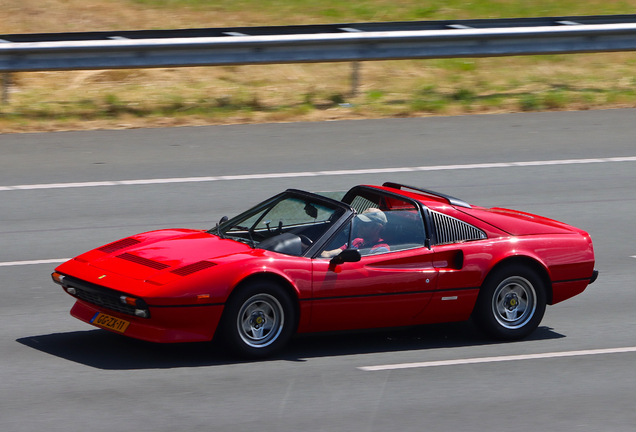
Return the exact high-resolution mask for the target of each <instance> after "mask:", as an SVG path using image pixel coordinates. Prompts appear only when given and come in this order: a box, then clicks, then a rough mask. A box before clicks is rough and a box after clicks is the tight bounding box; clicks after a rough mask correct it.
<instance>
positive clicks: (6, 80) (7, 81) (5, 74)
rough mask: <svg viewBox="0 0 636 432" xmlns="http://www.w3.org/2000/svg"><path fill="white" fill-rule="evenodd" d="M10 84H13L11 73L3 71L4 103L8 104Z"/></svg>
mask: <svg viewBox="0 0 636 432" xmlns="http://www.w3.org/2000/svg"><path fill="white" fill-rule="evenodd" d="M9 86H11V73H10V72H3V73H2V104H3V105H7V104H8V103H9Z"/></svg>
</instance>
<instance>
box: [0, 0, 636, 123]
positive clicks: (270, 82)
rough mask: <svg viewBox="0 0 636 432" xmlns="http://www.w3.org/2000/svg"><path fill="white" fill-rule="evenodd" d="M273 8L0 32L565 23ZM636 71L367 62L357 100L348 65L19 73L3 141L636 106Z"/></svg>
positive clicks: (558, 60) (154, 0)
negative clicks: (102, 131) (61, 134)
mask: <svg viewBox="0 0 636 432" xmlns="http://www.w3.org/2000/svg"><path fill="white" fill-rule="evenodd" d="M298 1H299V3H303V1H304V0H303V1H301V0H298ZM148 3H150V4H148ZM212 3H214V5H212ZM262 3H264V6H260V7H259V6H256V5H260V4H261V3H256V2H252V0H236V1H234V2H226V1H223V0H221V1H218V2H210V1H207V2H205V1H197V0H172V1H170V0H164V1H163V2H161V1H159V0H146V1H143V0H137V1H132V0H38V1H33V0H21V1H18V0H3V7H2V8H0V33H5V34H8V33H28V32H62V31H87V30H117V29H126V30H128V29H142V28H179V27H181V28H187V27H222V26H241V25H265V24H298V23H316V22H336V21H364V20H365V19H364V17H366V16H368V17H370V19H367V20H399V19H409V18H410V19H418V18H420V19H445V18H450V17H461V18H468V17H476V18H485V17H490V16H492V15H493V14H489V13H488V11H489V10H491V9H492V8H495V9H494V10H496V11H499V12H500V13H499V14H495V15H494V16H502V15H503V16H522V15H525V16H528V15H537V16H538V15H559V14H565V13H563V12H562V11H560V10H552V9H549V7H551V6H545V5H551V4H552V3H554V2H552V3H550V2H535V6H536V8H539V9H536V8H535V9H528V10H525V9H520V8H522V7H523V5H524V4H525V2H519V1H512V0H509V1H504V0H500V1H490V2H482V4H481V6H480V7H485V6H484V5H485V4H486V3H488V6H489V7H490V8H491V9H484V11H482V12H476V11H475V10H471V9H470V7H473V6H470V5H472V3H470V4H467V6H466V8H468V9H462V8H461V7H462V5H463V2H459V1H446V2H429V3H427V4H425V5H424V6H422V5H420V3H421V2H415V1H411V0H409V1H397V2H395V1H393V2H388V1H385V0H366V1H360V3H359V4H360V5H362V6H365V7H366V9H359V10H349V9H347V8H346V7H345V6H343V8H344V9H343V10H342V11H340V10H339V9H338V2H336V1H335V0H331V1H325V2H324V3H325V8H324V9H320V7H319V5H318V6H316V7H315V8H314V10H309V9H310V8H308V7H303V5H302V4H299V5H296V6H295V7H294V6H293V5H294V2H280V1H278V2H277V1H276V0H271V1H269V2H262ZM315 3H320V2H315ZM477 3H479V2H477ZM276 4H279V5H280V8H279V9H280V10H279V9H277V11H278V12H277V13H276V14H272V12H271V9H268V8H267V6H268V5H269V6H272V5H274V6H275V5H276ZM312 4H313V3H312ZM343 4H344V3H343ZM346 4H347V5H348V4H349V3H346ZM290 5H292V6H290ZM390 5H394V7H391V6H390ZM417 5H420V6H417ZM427 5H428V6H427ZM577 5H580V2H579V3H577ZM246 6H249V7H246ZM565 6H567V5H564V7H565ZM633 6H636V1H629V2H605V3H601V2H586V4H585V7H587V9H583V10H580V9H579V10H573V11H572V12H571V13H572V14H575V13H579V14H594V13H610V12H612V13H620V12H622V11H623V9H626V10H629V8H630V7H631V8H632V9H633ZM347 7H348V6H347ZM417 7H419V9H418V8H417ZM427 7H428V8H427ZM497 7H498V8H499V9H496V8H497ZM541 7H545V8H547V9H545V12H543V13H541V10H542V9H540V8H541ZM579 7H580V6H579ZM281 8H282V9H281ZM330 8H331V9H330ZM374 8H375V9H374ZM409 8H410V9H409ZM612 8H613V9H612ZM621 8H623V9H621ZM330 10H331V11H332V12H329V13H325V11H330ZM334 11H335V12H334ZM338 13H341V14H344V16H341V15H338ZM418 14H420V15H425V16H419V17H418V16H417V15H418ZM506 14H508V15H506ZM511 14H516V15H511ZM338 18H341V19H338ZM345 18H349V19H345ZM371 18H375V19H371ZM635 64H636V55H634V54H631V53H611V54H586V55H569V56H538V57H513V58H484V59H448V60H404V61H385V62H368V63H362V65H361V66H362V67H361V80H360V87H359V89H358V93H357V95H355V96H353V95H351V94H350V91H351V88H350V74H351V65H350V64H348V63H329V64H291V65H269V66H231V67H230V66H228V67H204V68H181V69H144V70H108V71H76V72H39V73H17V74H13V75H12V78H13V83H14V84H13V85H12V86H11V88H10V90H11V93H10V100H11V103H10V104H9V105H5V106H0V132H22V131H49V130H60V129H65V130H68V129H96V128H129V127H147V126H179V125H202V124H227V123H246V122H282V121H318V120H330V119H356V118H378V117H405V116H425V115H453V114H473V113H499V112H513V111H522V110H528V111H530V110H570V109H594V108H612V107H631V106H634V105H636V78H635V74H634V65H635Z"/></svg>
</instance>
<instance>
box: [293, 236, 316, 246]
mask: <svg viewBox="0 0 636 432" xmlns="http://www.w3.org/2000/svg"><path fill="white" fill-rule="evenodd" d="M296 235H297V236H298V237H300V241H301V242H303V243H304V244H306V245H307V246H311V245H312V244H314V241H313V240H312V239H310V238H309V237H307V236H306V235H304V234H296Z"/></svg>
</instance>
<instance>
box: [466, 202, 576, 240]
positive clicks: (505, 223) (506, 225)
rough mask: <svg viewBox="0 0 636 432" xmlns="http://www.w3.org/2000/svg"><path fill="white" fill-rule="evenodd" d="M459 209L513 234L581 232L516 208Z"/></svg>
mask: <svg viewBox="0 0 636 432" xmlns="http://www.w3.org/2000/svg"><path fill="white" fill-rule="evenodd" d="M460 211H461V212H463V213H466V214H469V215H470V216H473V217H475V218H477V219H479V220H481V221H483V222H486V223H488V224H489V225H492V226H494V227H496V228H499V229H500V230H503V231H505V232H507V233H508V234H511V235H514V236H520V235H536V234H572V233H583V231H581V230H580V229H578V228H575V227H573V226H571V225H568V224H565V223H563V222H559V221H556V220H553V219H549V218H546V217H543V216H538V215H535V214H531V213H525V212H521V211H517V210H510V209H505V208H499V207H493V208H483V207H473V208H470V209H467V208H462V209H460Z"/></svg>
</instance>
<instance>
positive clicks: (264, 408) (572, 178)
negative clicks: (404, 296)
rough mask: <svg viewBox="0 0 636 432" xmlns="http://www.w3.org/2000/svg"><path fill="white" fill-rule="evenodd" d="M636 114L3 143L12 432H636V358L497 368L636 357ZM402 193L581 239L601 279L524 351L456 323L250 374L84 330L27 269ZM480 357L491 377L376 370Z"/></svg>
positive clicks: (350, 343) (311, 341)
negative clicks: (580, 233)
mask: <svg viewBox="0 0 636 432" xmlns="http://www.w3.org/2000/svg"><path fill="white" fill-rule="evenodd" d="M635 114H636V111H634V110H611V111H588V112H567V113H537V114H512V115H495V116H472V117H449V118H427V119H396V120H373V121H353V122H327V123H296V124H272V125H249V126H215V127H198V128H179V129H152V130H130V131H97V132H68V133H63V132H60V133H51V134H21V135H0V246H1V247H0V295H1V298H2V300H1V301H0V431H2V432H12V431H35V430H41V431H65V432H68V431H91V432H98V431H108V432H113V431H124V430H125V431H176V430H182V431H259V432H265V431H300V430H307V431H387V430H396V431H423V430H424V431H460V430H463V431H485V430H490V431H509V430H515V431H540V430H561V431H570V430H576V431H633V430H634V429H635V428H636V427H635V426H634V425H636V410H634V397H635V396H636V390H635V389H636V374H635V373H634V369H635V366H634V364H635V362H636V353H634V352H624V353H606V354H595V355H592V354H593V352H583V353H580V355H577V356H567V357H556V356H548V357H547V358H530V359H525V360H514V361H493V359H492V358H495V359H499V360H502V357H505V356H514V355H521V354H528V355H532V354H542V353H563V352H565V353H570V354H571V353H573V352H578V351H588V350H598V349H611V348H624V347H636V314H634V306H635V305H636V292H635V288H636V287H635V286H634V282H633V281H634V280H635V277H634V276H635V275H636V272H635V270H634V264H636V261H635V260H636V258H633V257H632V256H634V255H636V244H634V241H633V239H634V232H635V229H634V227H633V225H634V216H633V215H634V213H635V212H636V188H635V186H636V161H634V160H627V161H620V162H619V161H613V160H609V159H607V158H615V157H634V156H636V146H635V145H634V134H635V133H636V126H635V124H636V123H635V122H634V118H635ZM590 159H595V160H592V161H591V160H590ZM564 160H569V162H559V163H555V162H551V163H537V164H534V165H514V164H508V165H506V164H505V163H513V162H528V161H564ZM496 163H499V164H500V165H484V164H496ZM477 164H481V165H477ZM404 167H407V168H408V167H411V168H412V167H433V168H432V169H430V170H422V169H420V170H418V171H405V170H402V171H401V170H400V169H399V168H404ZM382 168H385V169H386V172H379V169H382ZM365 169H366V170H369V171H368V172H366V173H361V172H359V171H358V172H352V171H351V170H365ZM325 171H329V172H325ZM289 173H297V174H289ZM298 173H301V174H298ZM251 174H256V176H254V177H253V178H249V177H248V176H247V175H251ZM223 176H236V177H233V178H232V177H230V178H228V177H223ZM192 177H196V178H198V179H192ZM200 177H208V178H207V179H201V178H200ZM185 178H191V179H190V180H189V181H183V180H180V182H176V181H174V180H170V181H167V180H165V179H185ZM124 180H146V182H147V184H132V185H126V184H121V183H117V182H120V181H124ZM195 180H197V181H195ZM202 180H205V181H202ZM387 180H391V181H399V182H403V183H406V184H413V185H420V186H424V187H427V188H430V189H434V190H439V191H442V192H446V193H448V194H451V195H454V196H457V197H459V198H462V199H464V200H467V201H469V202H471V203H473V204H477V205H483V206H495V205H496V206H501V207H510V208H515V209H519V210H524V211H529V212H533V213H538V214H542V215H545V216H548V217H552V218H555V219H558V220H562V221H565V222H568V223H571V224H573V225H575V226H578V227H580V228H583V229H585V230H587V231H588V232H589V233H590V234H591V235H592V238H593V240H594V242H595V249H596V254H597V268H598V269H599V270H600V271H601V276H600V277H599V279H598V281H597V282H596V283H594V284H593V285H591V286H590V287H589V288H588V290H586V291H585V292H584V293H583V294H582V295H580V296H578V297H576V298H574V299H571V300H569V301H566V302H565V303H562V304H559V305H555V306H551V307H548V309H547V312H546V315H545V318H544V320H543V322H542V324H541V326H540V328H539V329H538V330H537V331H536V332H535V333H534V334H533V335H532V336H531V337H530V338H528V339H527V340H524V341H521V342H516V343H494V342H492V341H490V340H488V339H486V338H484V337H483V336H481V335H480V334H479V333H477V332H476V330H475V329H474V328H473V327H472V325H471V324H470V323H455V324H447V325H432V326H425V327H420V328H411V329H400V330H390V331H376V332H363V333H346V334H330V335H324V334H323V335H318V336H303V337H299V338H296V339H294V340H293V342H292V343H291V345H290V346H289V348H288V349H286V350H285V351H284V352H282V353H281V354H280V355H279V356H277V357H275V358H273V359H269V360H265V361H258V362H237V361H235V360H233V359H232V358H231V357H229V356H227V355H225V354H224V353H223V352H220V351H219V350H218V347H216V346H214V345H211V344H188V345H171V346H163V345H153V344H149V343H143V342H138V341H133V340H127V339H125V338H122V337H118V336H116V335H112V334H110V333H108V332H106V331H102V330H97V329H94V328H92V327H90V326H88V325H86V324H84V323H81V322H79V321H77V320H75V319H73V318H72V317H70V316H69V314H68V311H69V309H70V307H71V305H72V303H73V302H72V299H71V298H70V297H69V296H68V295H66V294H64V293H63V292H62V290H61V289H60V288H59V287H58V286H57V285H54V284H53V283H52V282H51V281H50V276H49V275H50V273H51V271H52V270H53V268H54V267H55V264H54V263H45V264H34V263H32V262H33V261H37V260H50V259H62V258H67V257H72V256H74V255H78V254H79V253H81V252H84V251H86V250H88V249H91V248H93V247H96V246H98V245H101V244H104V243H107V242H109V241H112V240H115V239H117V238H121V237H124V236H127V235H129V234H133V233H136V232H141V231H146V230H150V229H158V228H164V227H189V228H206V227H211V226H212V225H213V224H214V223H215V222H216V220H218V219H219V218H220V217H221V216H223V215H225V214H227V215H230V216H231V215H233V214H236V213H238V212H239V211H241V210H243V209H245V208H247V207H249V206H251V205H252V204H255V203H256V202H258V201H260V200H261V199H264V198H266V197H268V196H270V195H272V194H274V193H277V192H279V191H281V190H283V189H285V188H287V187H295V188H302V189H308V190H312V191H326V190H329V191H334V190H346V189H348V188H349V187H351V186H353V185H355V184H360V183H379V182H384V181H387ZM90 182H106V184H105V185H102V186H95V185H92V186H91V183H90ZM109 182H110V183H109ZM137 183H139V182H137ZM33 185H40V186H33ZM3 186H4V187H7V186H12V187H11V188H5V189H2V187H3ZM14 186H20V187H19V188H15V187H14ZM27 262H28V263H27ZM475 358H486V360H483V361H480V362H478V363H472V364H451V365H445V366H431V367H417V368H408V369H393V370H384V371H364V370H361V369H359V368H360V367H364V366H374V365H388V364H404V363H412V362H431V361H442V360H458V359H475ZM489 358H490V360H488V359H489Z"/></svg>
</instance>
